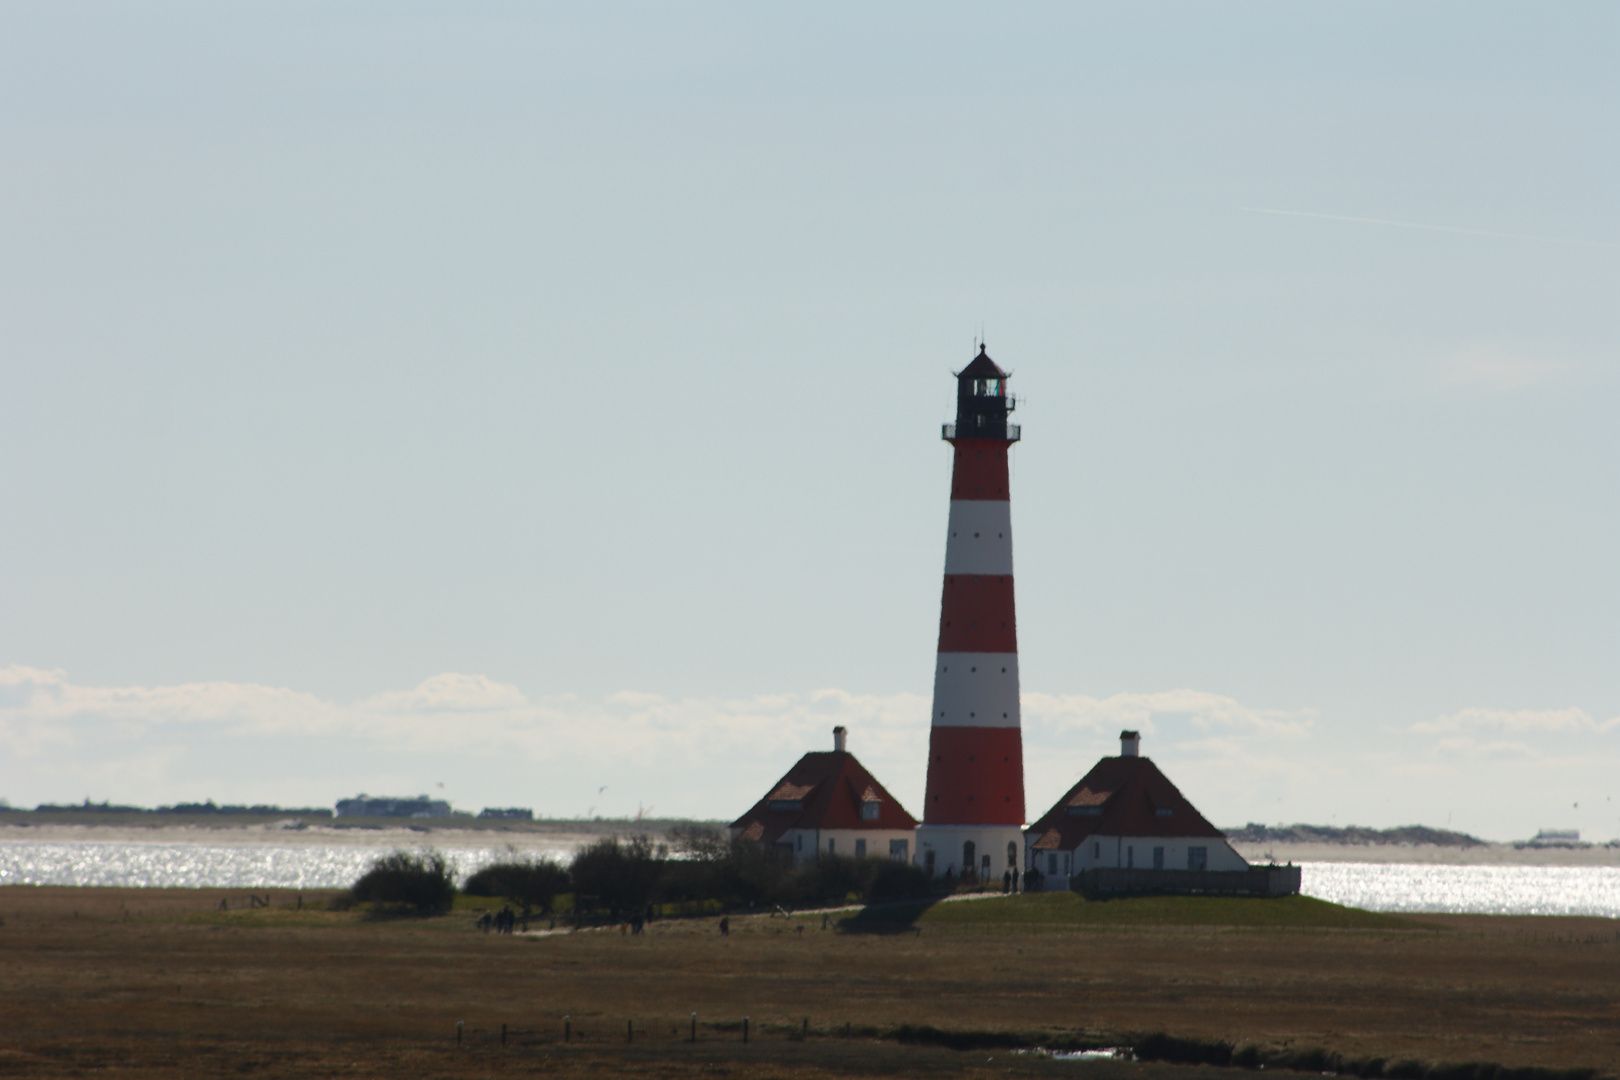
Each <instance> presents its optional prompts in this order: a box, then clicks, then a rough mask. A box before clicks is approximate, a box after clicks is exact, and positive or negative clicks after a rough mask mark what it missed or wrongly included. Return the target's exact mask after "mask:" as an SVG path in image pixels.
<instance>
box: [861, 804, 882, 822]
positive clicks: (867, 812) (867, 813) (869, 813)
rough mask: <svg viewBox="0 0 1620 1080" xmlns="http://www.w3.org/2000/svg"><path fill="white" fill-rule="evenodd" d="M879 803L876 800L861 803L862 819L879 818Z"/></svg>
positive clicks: (871, 819)
mask: <svg viewBox="0 0 1620 1080" xmlns="http://www.w3.org/2000/svg"><path fill="white" fill-rule="evenodd" d="M879 805H881V804H880V803H878V802H877V801H876V800H873V801H872V802H863V803H861V820H862V821H876V820H877V819H878V807H879Z"/></svg>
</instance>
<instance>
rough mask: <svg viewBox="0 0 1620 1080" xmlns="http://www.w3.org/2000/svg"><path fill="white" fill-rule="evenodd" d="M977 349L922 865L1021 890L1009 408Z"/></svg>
mask: <svg viewBox="0 0 1620 1080" xmlns="http://www.w3.org/2000/svg"><path fill="white" fill-rule="evenodd" d="M1008 377H1009V376H1008V373H1007V372H1005V371H1003V370H1001V368H999V367H997V366H996V363H995V362H994V361H993V360H991V359H990V356H989V354H988V353H987V352H986V350H985V349H984V348H983V347H982V346H981V347H980V349H979V355H978V356H976V357H974V358H973V362H972V363H970V364H968V366H967V367H965V368H963V369H962V370H961V371H960V372H958V373H957V376H956V380H957V383H956V385H957V390H956V422H955V423H953V424H946V425H945V426H944V430H943V432H942V435H943V437H944V439H945V440H946V441H947V442H949V443H950V444H951V447H952V450H953V453H954V456H955V460H954V462H953V465H952V469H951V508H950V520H949V525H948V529H947V535H946V540H945V588H944V595H943V599H942V601H941V604H940V622H939V655H938V657H937V660H936V663H935V666H934V704H933V714H932V720H931V730H930V734H929V745H928V786H927V790H926V793H925V795H924V800H925V803H924V808H923V824H922V825H921V826H919V827H918V830H917V861H918V863H919V864H920V865H922V866H923V867H925V868H926V869H928V870H929V871H930V872H931V873H933V874H934V875H935V876H944V875H945V874H947V873H950V874H951V875H952V876H953V877H958V878H960V877H968V878H970V879H973V878H977V879H978V880H981V881H982V880H986V879H989V880H994V879H996V878H1000V877H1002V876H1003V875H1005V874H1009V873H1010V874H1011V875H1012V877H1013V879H1014V880H1016V878H1017V876H1018V872H1019V865H1018V864H1019V861H1020V859H1019V856H1020V852H1021V851H1022V850H1023V847H1024V845H1023V843H1022V839H1023V837H1022V830H1023V825H1024V749H1023V739H1022V734H1021V729H1020V726H1019V711H1018V634H1017V622H1016V619H1015V617H1014V607H1013V563H1012V513H1011V506H1012V504H1011V503H1010V502H1009V498H1008V496H1009V493H1008V469H1007V464H1008V462H1007V453H1008V450H1009V449H1010V448H1011V447H1012V444H1013V443H1015V442H1017V441H1018V439H1019V435H1020V432H1019V427H1018V425H1016V424H1011V423H1008V414H1010V413H1011V412H1012V411H1013V409H1014V407H1015V404H1016V402H1015V399H1014V398H1013V396H1012V395H1011V394H1010V393H1009V392H1008V388H1007V380H1008Z"/></svg>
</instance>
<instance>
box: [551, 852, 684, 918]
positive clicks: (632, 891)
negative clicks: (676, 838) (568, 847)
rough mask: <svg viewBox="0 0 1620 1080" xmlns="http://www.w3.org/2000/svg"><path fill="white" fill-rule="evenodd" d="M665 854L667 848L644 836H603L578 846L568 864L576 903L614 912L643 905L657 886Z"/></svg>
mask: <svg viewBox="0 0 1620 1080" xmlns="http://www.w3.org/2000/svg"><path fill="white" fill-rule="evenodd" d="M668 854H669V849H668V848H666V847H663V846H659V847H657V848H654V846H653V843H652V841H651V840H650V839H648V838H647V837H645V836H632V837H630V838H629V839H628V840H620V839H619V838H618V837H617V836H606V837H603V838H602V839H600V840H598V841H597V842H596V843H594V844H592V845H591V846H590V847H587V848H583V849H581V850H580V852H579V853H578V854H576V855H575V856H574V861H573V863H572V864H570V865H569V867H568V876H569V877H570V878H571V879H572V880H573V886H574V903H575V906H576V907H590V906H593V905H595V906H598V907H606V908H608V909H610V910H612V911H614V912H620V911H632V910H636V909H638V908H641V907H644V906H646V904H647V902H648V901H650V900H651V899H652V898H653V894H654V893H655V892H656V891H657V889H658V883H659V878H660V877H661V876H662V873H663V869H664V867H665V866H666V865H667V861H666V860H667V856H668Z"/></svg>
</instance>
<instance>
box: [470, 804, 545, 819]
mask: <svg viewBox="0 0 1620 1080" xmlns="http://www.w3.org/2000/svg"><path fill="white" fill-rule="evenodd" d="M478 816H479V817H480V818H498V819H502V820H506V821H533V820H534V811H533V810H530V809H528V808H527V807H523V806H509V807H506V808H505V809H500V808H498V807H494V806H486V807H484V808H483V809H482V810H480V811H478Z"/></svg>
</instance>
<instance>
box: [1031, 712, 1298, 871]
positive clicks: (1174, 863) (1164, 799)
mask: <svg viewBox="0 0 1620 1080" xmlns="http://www.w3.org/2000/svg"><path fill="white" fill-rule="evenodd" d="M1119 740H1120V753H1119V757H1105V758H1103V759H1102V760H1101V761H1099V762H1097V764H1096V765H1094V766H1092V768H1091V771H1090V772H1088V773H1086V775H1085V776H1083V777H1081V778H1080V782H1079V783H1077V784H1075V785H1074V787H1072V788H1070V789H1069V790H1068V792H1067V793H1066V794H1065V795H1064V796H1063V798H1061V799H1059V800H1058V802H1057V805H1056V806H1053V807H1052V809H1050V810H1048V811H1047V812H1046V814H1045V815H1044V816H1042V817H1041V819H1040V820H1039V821H1037V822H1035V824H1033V825H1031V826H1030V827H1029V828H1028V829H1026V830H1025V831H1024V852H1025V856H1026V860H1025V865H1026V866H1028V867H1030V868H1031V869H1034V870H1037V871H1039V872H1040V874H1041V875H1042V876H1043V877H1044V879H1045V880H1044V882H1043V884H1042V888H1043V889H1047V890H1051V889H1067V888H1069V885H1070V880H1069V879H1070V878H1071V877H1074V876H1076V875H1079V874H1083V873H1085V872H1086V871H1088V870H1112V869H1122V870H1183V871H1186V870H1192V871H1233V870H1248V869H1249V864H1248V863H1247V862H1245V861H1244V859H1243V856H1241V855H1239V854H1238V853H1237V852H1236V851H1235V850H1233V848H1232V845H1231V844H1229V843H1227V842H1226V835H1225V834H1224V833H1222V832H1221V830H1219V829H1217V828H1216V827H1215V826H1213V825H1211V824H1210V823H1209V822H1208V821H1207V820H1206V819H1205V818H1204V815H1202V814H1200V813H1199V812H1198V810H1197V809H1196V808H1195V807H1194V806H1193V804H1192V803H1190V802H1188V801H1187V798H1186V796H1184V795H1182V794H1181V792H1180V791H1179V790H1177V789H1176V785H1174V784H1172V783H1171V782H1170V780H1169V778H1168V777H1166V776H1165V775H1164V773H1162V772H1160V771H1159V767H1158V766H1157V765H1155V764H1153V761H1152V760H1151V759H1150V758H1145V757H1142V756H1141V744H1142V737H1141V736H1140V735H1139V734H1137V733H1136V732H1134V731H1122V732H1120V734H1119ZM1296 888H1297V886H1296Z"/></svg>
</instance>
